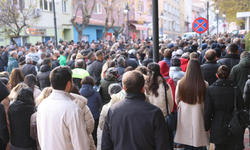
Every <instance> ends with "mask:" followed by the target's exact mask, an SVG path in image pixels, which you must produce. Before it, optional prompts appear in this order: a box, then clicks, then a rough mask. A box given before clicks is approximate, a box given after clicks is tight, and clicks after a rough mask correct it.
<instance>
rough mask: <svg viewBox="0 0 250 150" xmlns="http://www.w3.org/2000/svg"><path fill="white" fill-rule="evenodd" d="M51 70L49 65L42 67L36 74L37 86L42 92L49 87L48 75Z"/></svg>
mask: <svg viewBox="0 0 250 150" xmlns="http://www.w3.org/2000/svg"><path fill="white" fill-rule="evenodd" d="M50 70H51V68H50V66H49V65H42V66H41V68H40V72H38V74H37V86H39V87H40V89H41V90H43V89H44V88H46V87H50V80H49V75H50V72H51V71H50Z"/></svg>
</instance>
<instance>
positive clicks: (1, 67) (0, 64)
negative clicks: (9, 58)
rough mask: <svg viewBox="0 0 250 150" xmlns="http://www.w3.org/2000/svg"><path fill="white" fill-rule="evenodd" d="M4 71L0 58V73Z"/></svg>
mask: <svg viewBox="0 0 250 150" xmlns="http://www.w3.org/2000/svg"><path fill="white" fill-rule="evenodd" d="M2 71H4V66H3V60H2V58H0V72H2Z"/></svg>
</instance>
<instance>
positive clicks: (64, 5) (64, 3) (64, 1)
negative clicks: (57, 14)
mask: <svg viewBox="0 0 250 150" xmlns="http://www.w3.org/2000/svg"><path fill="white" fill-rule="evenodd" d="M62 12H63V13H67V12H68V1H67V0H62Z"/></svg>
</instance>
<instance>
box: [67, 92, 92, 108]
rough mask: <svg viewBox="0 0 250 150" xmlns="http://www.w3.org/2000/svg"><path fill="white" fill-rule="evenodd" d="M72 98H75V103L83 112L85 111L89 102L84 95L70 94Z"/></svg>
mask: <svg viewBox="0 0 250 150" xmlns="http://www.w3.org/2000/svg"><path fill="white" fill-rule="evenodd" d="M70 96H73V97H74V98H73V100H72V101H73V102H75V103H76V104H77V105H78V106H79V107H80V108H81V110H83V109H84V107H85V106H86V105H87V103H88V100H87V99H86V98H85V97H83V96H82V95H78V94H75V93H70Z"/></svg>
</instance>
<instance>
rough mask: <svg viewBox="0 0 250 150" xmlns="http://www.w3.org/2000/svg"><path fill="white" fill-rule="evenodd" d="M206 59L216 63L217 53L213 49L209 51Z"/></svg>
mask: <svg viewBox="0 0 250 150" xmlns="http://www.w3.org/2000/svg"><path fill="white" fill-rule="evenodd" d="M205 59H206V60H207V61H215V60H216V51H215V50H213V49H209V50H207V51H206V53H205Z"/></svg>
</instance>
